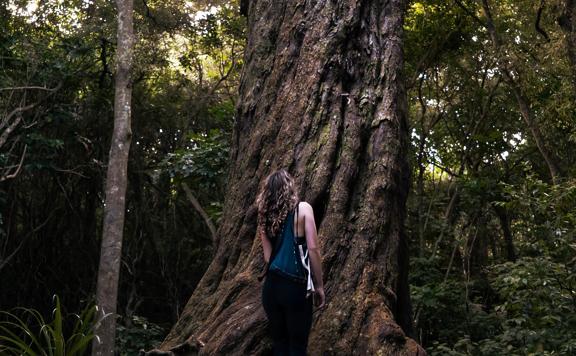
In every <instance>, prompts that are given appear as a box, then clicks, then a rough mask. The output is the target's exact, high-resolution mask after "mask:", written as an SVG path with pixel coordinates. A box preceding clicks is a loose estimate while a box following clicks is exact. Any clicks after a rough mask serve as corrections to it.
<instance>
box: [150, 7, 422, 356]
mask: <svg viewBox="0 0 576 356" xmlns="http://www.w3.org/2000/svg"><path fill="white" fill-rule="evenodd" d="M405 6H406V1H405V0H391V1H376V0H357V1H354V0H341V1H307V2H303V1H294V0H281V1H280V0H279V1H256V0H252V1H250V2H249V3H247V2H246V1H243V9H245V10H246V11H247V17H248V26H249V34H248V43H247V47H246V52H245V66H244V69H243V73H242V77H241V83H240V98H239V105H238V108H237V117H236V124H235V132H234V137H233V145H232V147H233V149H232V153H231V160H232V163H231V170H230V173H229V187H228V192H227V195H226V203H225V207H224V218H223V220H222V223H221V226H220V228H219V230H218V235H219V240H218V248H217V249H216V253H215V257H214V260H213V262H212V263H211V265H210V266H209V268H208V270H207V271H206V274H205V275H204V277H203V278H202V280H201V282H200V283H199V285H198V286H197V288H196V290H195V291H194V293H193V295H192V297H191V298H190V300H189V302H188V304H187V305H186V308H185V310H184V312H183V313H182V315H181V317H180V319H179V320H178V322H177V324H176V325H175V326H174V327H173V329H172V331H171V332H170V334H169V335H168V336H167V338H166V340H165V341H164V343H163V344H162V345H161V347H160V348H161V349H162V350H173V351H174V352H175V353H176V354H183V355H185V354H188V352H189V351H185V350H195V351H192V352H191V353H195V352H199V353H200V354H202V355H261V354H266V353H267V352H269V350H270V341H269V340H268V339H267V338H265V335H266V317H265V315H264V311H263V309H262V307H261V302H260V293H261V284H260V283H259V282H258V281H257V279H256V276H257V274H258V273H259V272H260V270H261V268H262V265H263V258H262V251H261V246H260V243H259V239H256V238H255V237H256V235H255V232H256V215H257V214H256V213H257V209H256V205H255V202H254V200H255V197H256V194H257V192H258V189H259V187H260V184H261V182H262V181H263V179H264V178H265V177H266V175H267V174H268V173H270V172H271V171H272V170H274V169H276V168H280V167H286V168H288V169H289V170H290V171H291V172H292V173H293V174H294V175H295V178H296V181H297V185H298V187H299V189H300V193H301V199H302V200H306V201H308V202H310V203H311V204H312V205H313V207H314V210H315V214H316V219H317V224H318V225H319V236H320V240H321V246H322V249H323V252H324V270H325V279H326V290H327V299H328V304H327V307H326V308H325V309H324V310H322V311H321V312H319V313H318V314H316V315H315V321H314V324H313V330H312V333H311V336H310V343H309V352H310V354H311V355H319V354H325V355H330V354H335V355H352V354H359V355H377V354H385V355H388V354H398V355H416V354H419V353H420V354H424V351H423V350H422V349H421V348H420V347H419V346H418V345H417V344H416V343H415V342H414V341H413V340H412V339H410V338H409V337H408V336H407V335H409V334H410V333H411V317H410V316H411V306H410V298H409V290H408V284H407V268H408V252H407V245H406V244H407V242H406V238H405V236H404V227H403V224H404V218H405V202H406V195H407V192H408V184H409V177H408V175H409V170H408V167H407V163H406V155H407V139H408V135H407V132H408V128H407V117H406V115H407V108H406V106H407V104H406V93H405V90H404V78H403V76H402V66H403V55H402V22H403V16H404V11H405Z"/></svg>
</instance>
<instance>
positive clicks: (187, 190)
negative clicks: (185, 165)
mask: <svg viewBox="0 0 576 356" xmlns="http://www.w3.org/2000/svg"><path fill="white" fill-rule="evenodd" d="M182 189H184V193H186V197H187V198H188V200H189V201H190V203H191V204H192V206H193V207H194V209H196V211H197V212H198V214H200V216H202V219H204V223H205V224H206V226H207V227H208V230H210V234H211V235H212V243H213V244H214V246H216V243H217V241H218V237H217V235H216V226H214V224H213V223H212V220H211V219H210V217H209V216H208V214H207V213H206V211H205V210H204V209H203V208H202V205H200V203H199V202H198V199H196V197H195V196H194V194H192V190H191V189H190V187H188V184H186V183H184V182H183V183H182Z"/></svg>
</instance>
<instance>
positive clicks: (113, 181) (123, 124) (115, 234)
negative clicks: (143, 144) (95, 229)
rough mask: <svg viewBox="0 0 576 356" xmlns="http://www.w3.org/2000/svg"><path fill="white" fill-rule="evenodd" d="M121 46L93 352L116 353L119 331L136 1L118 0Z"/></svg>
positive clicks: (118, 57)
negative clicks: (119, 286) (120, 279)
mask: <svg viewBox="0 0 576 356" xmlns="http://www.w3.org/2000/svg"><path fill="white" fill-rule="evenodd" d="M116 6H117V9H118V48H117V60H116V63H117V67H116V85H115V87H116V88H115V94H114V132H113V134H112V142H111V145H110V154H109V158H108V172H107V176H106V200H105V206H104V222H103V232H102V247H101V250H100V267H99V270H98V284H97V288H96V304H97V306H98V312H99V317H103V316H104V315H105V314H109V315H108V316H107V317H105V318H104V319H103V320H102V321H101V323H99V325H97V327H96V330H95V335H96V336H97V337H96V338H94V342H93V343H92V355H114V338H115V334H116V299H117V295H118V280H119V276H120V260H121V257H122V236H123V229H124V213H125V199H126V186H127V183H128V182H127V181H128V179H127V170H128V154H129V151H130V141H131V136H132V133H131V129H130V120H131V98H132V87H131V80H130V72H131V69H132V57H133V47H134V32H133V13H132V11H133V2H132V0H117V1H116Z"/></svg>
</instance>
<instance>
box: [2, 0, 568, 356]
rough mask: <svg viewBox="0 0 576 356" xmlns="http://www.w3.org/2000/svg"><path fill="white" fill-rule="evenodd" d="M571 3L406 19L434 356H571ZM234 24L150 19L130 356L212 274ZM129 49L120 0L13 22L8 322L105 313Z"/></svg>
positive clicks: (5, 116) (420, 298)
mask: <svg viewBox="0 0 576 356" xmlns="http://www.w3.org/2000/svg"><path fill="white" fill-rule="evenodd" d="M575 6H576V5H575V4H574V1H570V0H548V1H544V0H541V1H535V0H531V1H528V0H502V1H497V2H496V1H494V2H492V3H491V10H492V11H491V15H492V19H491V20H492V23H493V26H492V27H491V26H486V23H487V19H486V17H485V16H484V14H483V12H482V3H481V2H479V1H471V0H462V1H460V0H455V1H440V0H438V1H434V0H428V1H412V2H411V3H410V5H409V8H408V11H407V15H406V19H405V25H404V31H405V32H404V36H405V47H404V53H405V78H406V87H407V90H408V100H409V110H410V115H409V118H410V130H411V131H410V132H411V146H410V151H409V153H410V157H409V161H410V162H411V170H412V174H411V179H412V183H411V191H410V196H409V200H408V214H407V222H406V228H407V232H408V237H409V239H410V272H409V279H410V289H411V298H412V305H413V312H414V316H413V319H414V327H415V333H416V335H415V336H416V338H417V340H418V341H419V342H420V343H421V345H422V346H423V347H424V348H426V350H427V351H428V352H429V353H430V354H432V355H435V354H439V355H469V354H475V355H497V354H510V355H511V354H518V355H524V354H539V355H544V354H566V355H568V354H574V353H576V274H575V272H576V268H575V263H576V258H575V257H574V256H576V254H575V252H576V251H575V250H576V241H575V236H574V232H575V229H574V228H575V225H576V213H575V207H576V181H575V180H574V178H573V177H574V173H575V171H576V155H575V154H574V149H573V145H574V144H575V143H576V113H575V109H576V108H575V106H576V100H575V99H576V56H575V53H576V52H575V51H576V50H575V47H574V46H575V45H576V40H575V35H574V33H575V31H576V22H575V20H574V19H575V17H576V15H575V14H576V9H575ZM238 8H239V4H238V3H237V2H236V1H172V0H170V1H150V0H149V1H146V0H143V1H136V2H135V33H136V35H137V42H136V48H135V55H134V74H133V100H132V113H133V120H132V131H133V138H132V148H131V151H130V161H129V170H128V172H129V175H128V180H129V183H128V192H127V200H126V201H127V210H126V225H125V234H124V247H123V257H122V261H121V262H122V263H121V266H122V267H121V268H122V269H121V277H120V287H119V307H118V313H119V314H120V315H121V319H120V326H119V329H118V335H117V345H118V349H119V351H120V353H121V354H125V355H132V354H135V353H136V352H137V350H138V349H141V348H143V349H150V348H152V347H153V346H157V345H158V344H159V343H160V342H161V341H162V340H163V338H164V337H165V336H166V334H167V333H168V331H169V330H170V327H171V326H172V325H174V323H175V322H176V321H177V320H178V316H179V315H180V313H181V312H182V310H183V308H184V305H185V303H186V302H187V300H188V298H189V297H190V295H191V294H192V291H193V290H194V288H195V286H196V284H197V283H198V281H199V279H200V278H201V277H202V275H203V273H204V271H205V269H206V268H207V266H208V264H209V263H210V261H211V258H212V252H213V241H214V240H215V228H216V227H217V226H218V223H219V218H220V216H221V213H222V204H223V201H224V193H225V188H226V185H227V181H226V179H227V175H226V172H227V166H228V158H229V147H230V139H231V132H232V127H233V123H234V113H235V106H236V101H237V91H238V85H239V76H240V70H241V68H242V58H243V57H242V55H243V50H244V45H245V37H246V33H245V31H246V23H245V19H244V17H242V16H241V15H240V13H239V11H238ZM495 34H496V35H497V37H495V36H494V35H495ZM495 39H496V40H495ZM115 42H116V12H115V9H114V6H113V4H112V3H110V2H105V1H99V0H93V1H83V0H62V1H47V2H28V1H15V0H10V1H2V2H1V3H0V68H1V70H0V112H1V116H0V117H1V118H2V123H1V126H0V127H1V130H2V131H1V132H0V290H1V293H0V310H6V311H10V310H12V308H14V307H17V306H19V307H28V308H34V309H36V310H38V311H40V313H41V314H42V315H45V317H46V319H50V317H51V313H52V310H53V308H54V299H53V296H54V295H58V296H59V299H60V302H61V303H62V305H63V307H62V308H63V310H64V314H71V313H80V311H81V310H83V309H85V308H86V307H87V306H89V305H90V303H92V302H93V298H94V294H95V286H96V278H97V272H98V259H99V251H100V239H101V236H102V218H103V216H102V214H103V200H104V192H103V189H104V180H105V176H106V164H107V163H106V162H107V155H108V150H109V147H110V139H111V134H112V125H113V105H112V103H113V97H114V80H113V79H114V74H113V72H114V60H115V57H114V54H115V49H116V48H115ZM504 63H505V64H504Z"/></svg>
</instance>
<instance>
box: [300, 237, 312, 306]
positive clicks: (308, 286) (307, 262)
mask: <svg viewBox="0 0 576 356" xmlns="http://www.w3.org/2000/svg"><path fill="white" fill-rule="evenodd" d="M298 250H299V251H300V260H301V261H302V266H304V269H305V270H306V271H307V272H308V273H307V274H308V281H307V284H306V291H307V293H306V297H308V296H309V295H310V294H312V293H314V282H313V281H312V272H311V271H310V259H309V258H308V250H306V254H304V250H303V249H302V245H298Z"/></svg>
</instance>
